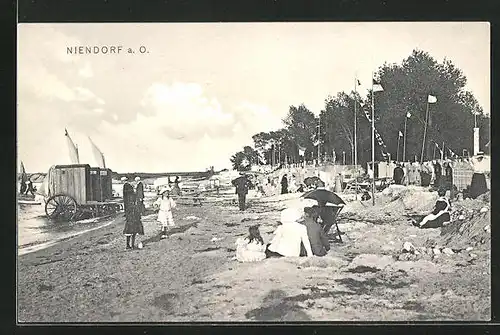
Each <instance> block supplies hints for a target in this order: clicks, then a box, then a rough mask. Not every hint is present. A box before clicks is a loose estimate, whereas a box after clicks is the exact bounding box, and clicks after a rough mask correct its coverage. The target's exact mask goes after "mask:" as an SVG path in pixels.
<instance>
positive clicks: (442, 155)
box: [441, 141, 444, 160]
mask: <svg viewBox="0 0 500 335" xmlns="http://www.w3.org/2000/svg"><path fill="white" fill-rule="evenodd" d="M441 160H444V141H443V151H441Z"/></svg>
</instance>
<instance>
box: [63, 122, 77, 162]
mask: <svg viewBox="0 0 500 335" xmlns="http://www.w3.org/2000/svg"><path fill="white" fill-rule="evenodd" d="M64 132H65V134H64V136H66V140H67V144H68V149H69V158H70V160H71V164H80V157H78V148H77V146H76V145H75V143H74V142H73V140H72V139H71V137H70V136H69V133H68V131H67V130H66V129H64Z"/></svg>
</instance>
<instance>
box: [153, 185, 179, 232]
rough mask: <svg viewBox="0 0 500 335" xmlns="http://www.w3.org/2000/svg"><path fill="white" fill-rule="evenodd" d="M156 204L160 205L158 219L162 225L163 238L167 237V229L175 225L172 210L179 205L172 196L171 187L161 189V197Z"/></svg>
mask: <svg viewBox="0 0 500 335" xmlns="http://www.w3.org/2000/svg"><path fill="white" fill-rule="evenodd" d="M155 206H157V207H159V209H160V210H159V211H158V219H157V221H158V222H159V223H160V225H161V238H162V239H164V238H167V230H168V229H169V228H174V227H175V222H174V216H173V214H172V210H173V209H174V208H175V207H177V204H176V203H175V201H174V199H172V198H171V197H170V187H165V188H164V189H163V190H161V191H160V197H159V198H158V199H157V200H156V202H155Z"/></svg>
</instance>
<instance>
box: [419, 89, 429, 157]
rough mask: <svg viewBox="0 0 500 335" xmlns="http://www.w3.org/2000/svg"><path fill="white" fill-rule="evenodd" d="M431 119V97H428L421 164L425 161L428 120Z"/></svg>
mask: <svg viewBox="0 0 500 335" xmlns="http://www.w3.org/2000/svg"><path fill="white" fill-rule="evenodd" d="M428 120H429V98H428V97H427V108H426V110H425V126H424V138H423V140H422V152H421V154H420V164H422V163H423V162H424V149H425V136H426V135H427V122H428Z"/></svg>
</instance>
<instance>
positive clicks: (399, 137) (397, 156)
mask: <svg viewBox="0 0 500 335" xmlns="http://www.w3.org/2000/svg"><path fill="white" fill-rule="evenodd" d="M399 134H400V133H399V130H398V151H397V153H396V162H398V163H399V142H400V139H401V136H399Z"/></svg>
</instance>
